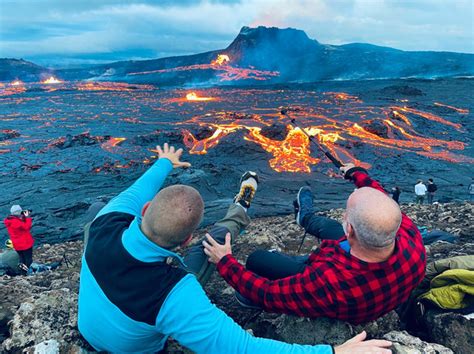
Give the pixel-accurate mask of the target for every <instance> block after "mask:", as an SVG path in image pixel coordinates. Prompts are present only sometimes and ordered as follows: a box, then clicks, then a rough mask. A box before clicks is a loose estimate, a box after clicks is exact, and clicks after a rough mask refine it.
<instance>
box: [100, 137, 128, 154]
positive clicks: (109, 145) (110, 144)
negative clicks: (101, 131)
mask: <svg viewBox="0 0 474 354" xmlns="http://www.w3.org/2000/svg"><path fill="white" fill-rule="evenodd" d="M125 140H127V139H126V138H110V139H109V140H107V141H106V142H105V143H102V144H101V145H100V147H101V148H102V149H104V150H106V151H108V152H113V151H114V148H115V147H116V146H117V145H119V144H120V143H122V142H123V141H125Z"/></svg>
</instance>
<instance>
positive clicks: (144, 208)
mask: <svg viewBox="0 0 474 354" xmlns="http://www.w3.org/2000/svg"><path fill="white" fill-rule="evenodd" d="M150 204H151V202H146V203H145V205H144V206H143V208H142V216H145V213H146V211H147V209H148V207H149V206H150Z"/></svg>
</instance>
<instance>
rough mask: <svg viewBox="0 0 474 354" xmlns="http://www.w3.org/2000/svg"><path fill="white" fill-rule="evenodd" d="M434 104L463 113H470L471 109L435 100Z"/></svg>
mask: <svg viewBox="0 0 474 354" xmlns="http://www.w3.org/2000/svg"><path fill="white" fill-rule="evenodd" d="M434 105H435V106H438V107H445V108H449V109H452V110H453V111H456V112H458V113H461V114H468V113H469V110H468V109H464V108H457V107H454V106H450V105H447V104H443V103H439V102H435V103H434Z"/></svg>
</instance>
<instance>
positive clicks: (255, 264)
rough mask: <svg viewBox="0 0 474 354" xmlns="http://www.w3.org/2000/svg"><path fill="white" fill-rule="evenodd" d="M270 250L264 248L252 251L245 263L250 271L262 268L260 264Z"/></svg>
mask: <svg viewBox="0 0 474 354" xmlns="http://www.w3.org/2000/svg"><path fill="white" fill-rule="evenodd" d="M267 253H268V251H264V250H257V251H255V252H253V253H251V254H250V255H249V256H248V257H247V262H246V263H245V267H246V268H247V269H248V270H250V271H255V270H257V269H259V268H260V264H261V263H262V259H264V258H265V255H266V254H267Z"/></svg>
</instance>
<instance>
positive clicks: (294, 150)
mask: <svg viewBox="0 0 474 354" xmlns="http://www.w3.org/2000/svg"><path fill="white" fill-rule="evenodd" d="M288 128H289V129H290V131H289V132H288V135H287V136H286V138H285V140H283V141H276V140H272V139H269V138H267V137H265V136H263V135H262V134H261V133H260V131H261V128H256V127H248V129H249V130H250V132H249V134H248V135H247V136H245V137H244V139H245V140H247V141H252V142H254V143H257V144H258V145H260V146H261V147H262V148H263V149H264V150H265V151H267V152H269V153H271V154H272V155H273V158H272V159H271V160H270V161H269V163H270V166H271V168H273V169H274V170H275V171H277V172H308V173H309V172H311V166H310V165H315V164H317V163H318V162H319V161H320V159H317V158H314V157H311V156H310V149H309V144H310V141H309V139H308V137H307V136H306V135H305V134H304V133H303V132H302V131H301V129H299V128H293V127H291V126H288Z"/></svg>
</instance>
